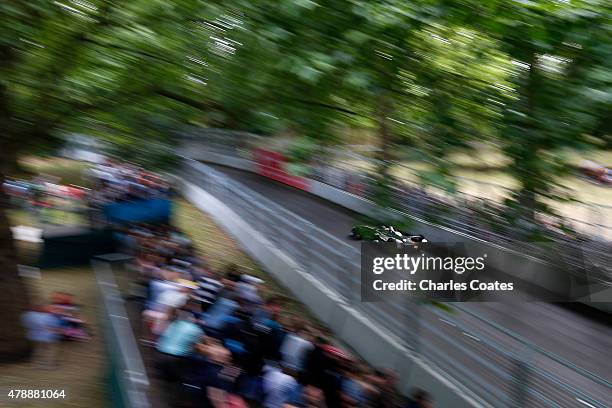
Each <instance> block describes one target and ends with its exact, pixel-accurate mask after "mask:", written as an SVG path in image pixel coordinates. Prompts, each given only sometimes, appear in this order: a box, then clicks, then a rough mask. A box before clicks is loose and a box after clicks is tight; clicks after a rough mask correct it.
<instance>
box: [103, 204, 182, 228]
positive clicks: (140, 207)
mask: <svg viewBox="0 0 612 408" xmlns="http://www.w3.org/2000/svg"><path fill="white" fill-rule="evenodd" d="M103 211H104V215H105V216H106V219H107V220H108V221H110V222H112V223H120V224H122V223H128V222H147V223H165V224H168V223H170V215H171V213H172V201H171V200H168V199H165V198H153V199H147V200H135V201H129V202H125V203H114V204H108V205H106V206H105V207H104V209H103Z"/></svg>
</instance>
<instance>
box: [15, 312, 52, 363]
mask: <svg viewBox="0 0 612 408" xmlns="http://www.w3.org/2000/svg"><path fill="white" fill-rule="evenodd" d="M22 322H23V325H24V327H25V328H26V330H27V337H28V340H30V341H31V342H32V343H34V354H33V356H32V360H33V361H34V363H35V364H37V365H38V366H40V367H41V368H47V369H51V368H54V367H55V366H56V364H57V342H58V340H59V339H60V325H61V322H60V320H59V319H58V318H57V317H56V316H55V315H54V314H53V313H51V311H50V310H49V307H46V306H41V305H39V306H35V307H33V308H32V309H31V310H29V311H27V312H25V313H24V314H23V316H22Z"/></svg>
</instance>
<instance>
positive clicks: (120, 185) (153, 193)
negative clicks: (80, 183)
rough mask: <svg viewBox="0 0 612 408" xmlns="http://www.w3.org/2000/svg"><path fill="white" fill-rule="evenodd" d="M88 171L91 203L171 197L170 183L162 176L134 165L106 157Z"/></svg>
mask: <svg viewBox="0 0 612 408" xmlns="http://www.w3.org/2000/svg"><path fill="white" fill-rule="evenodd" d="M88 173H89V174H88V175H89V177H90V178H91V180H92V183H93V186H92V189H91V195H90V202H91V203H93V204H98V205H102V204H108V203H113V202H123V201H133V200H138V199H149V198H168V197H169V196H170V192H171V189H170V185H169V183H168V182H167V181H166V180H165V179H164V178H163V177H161V176H160V175H158V174H156V173H153V172H150V171H146V170H145V169H143V168H142V167H140V166H138V165H136V164H132V163H125V162H116V161H113V160H110V159H107V160H106V161H104V162H103V163H100V164H97V165H95V166H93V167H91V168H90V169H89V170H88Z"/></svg>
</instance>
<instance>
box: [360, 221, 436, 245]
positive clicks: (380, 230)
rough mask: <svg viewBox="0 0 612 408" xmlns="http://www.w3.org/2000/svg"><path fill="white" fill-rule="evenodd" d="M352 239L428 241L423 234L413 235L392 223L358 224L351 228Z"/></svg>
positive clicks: (412, 242) (409, 242) (405, 242)
mask: <svg viewBox="0 0 612 408" xmlns="http://www.w3.org/2000/svg"><path fill="white" fill-rule="evenodd" d="M350 237H351V238H352V239H357V240H364V241H371V242H395V243H402V244H414V243H420V242H427V240H426V239H425V237H424V236H423V235H413V234H408V233H406V232H403V231H400V230H398V229H396V228H394V227H393V226H390V225H382V226H379V227H377V226H372V225H356V226H354V227H353V228H352V229H351V234H350Z"/></svg>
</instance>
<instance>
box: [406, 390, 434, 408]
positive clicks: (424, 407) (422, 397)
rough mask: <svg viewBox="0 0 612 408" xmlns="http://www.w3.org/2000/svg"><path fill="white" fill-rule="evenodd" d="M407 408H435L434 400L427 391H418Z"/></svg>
mask: <svg viewBox="0 0 612 408" xmlns="http://www.w3.org/2000/svg"><path fill="white" fill-rule="evenodd" d="M406 408H433V399H432V398H431V396H430V395H429V393H428V392H427V391H424V390H421V389H416V390H414V392H413V393H412V398H411V399H410V402H409V403H408V405H407V406H406Z"/></svg>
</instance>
